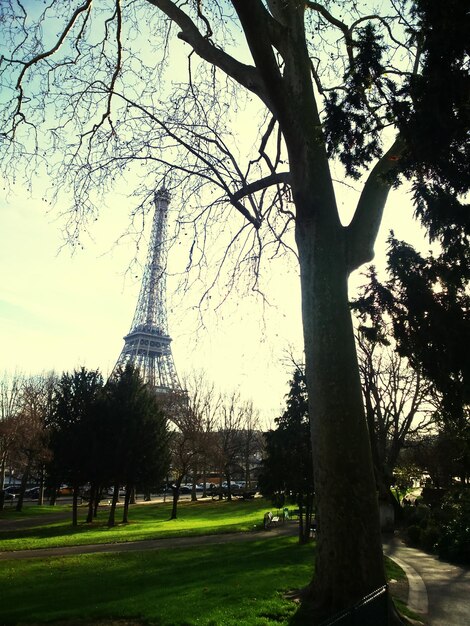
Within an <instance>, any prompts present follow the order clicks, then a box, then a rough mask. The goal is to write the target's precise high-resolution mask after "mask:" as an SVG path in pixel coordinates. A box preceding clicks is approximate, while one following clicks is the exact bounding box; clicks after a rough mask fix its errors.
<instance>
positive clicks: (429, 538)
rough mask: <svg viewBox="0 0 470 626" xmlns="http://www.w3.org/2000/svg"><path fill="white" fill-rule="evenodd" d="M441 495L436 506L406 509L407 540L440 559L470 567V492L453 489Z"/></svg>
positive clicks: (468, 490) (465, 488)
mask: <svg viewBox="0 0 470 626" xmlns="http://www.w3.org/2000/svg"><path fill="white" fill-rule="evenodd" d="M442 494H443V497H442V501H441V502H440V504H438V505H434V506H427V505H419V506H418V507H408V508H407V509H405V514H406V518H407V527H406V536H407V539H408V541H409V543H410V544H411V545H414V546H417V547H421V548H423V549H424V550H427V551H430V552H435V553H437V554H438V555H439V557H440V558H442V559H446V560H449V561H454V562H458V563H470V489H469V488H468V487H463V488H453V489H451V490H449V491H448V492H447V493H445V492H442Z"/></svg>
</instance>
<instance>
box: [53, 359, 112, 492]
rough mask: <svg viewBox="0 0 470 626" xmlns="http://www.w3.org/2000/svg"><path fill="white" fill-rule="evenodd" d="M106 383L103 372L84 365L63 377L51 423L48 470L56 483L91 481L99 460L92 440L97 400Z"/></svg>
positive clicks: (58, 386)
mask: <svg viewBox="0 0 470 626" xmlns="http://www.w3.org/2000/svg"><path fill="white" fill-rule="evenodd" d="M102 385H103V378H102V376H101V374H100V373H99V372H98V371H88V370H86V369H85V368H84V367H82V368H81V369H80V370H75V371H74V372H73V373H72V374H68V373H64V374H63V375H62V377H61V379H60V380H59V383H58V385H57V387H56V391H55V397H54V408H53V411H52V414H51V421H50V423H49V424H48V427H49V428H50V448H51V450H52V454H53V458H52V461H51V463H50V465H49V471H48V473H49V477H50V480H51V481H52V483H53V484H54V486H58V485H59V484H60V483H61V482H66V483H69V484H70V485H77V486H78V485H82V484H84V483H85V482H87V481H88V480H89V472H90V471H91V468H92V466H93V464H94V463H95V461H96V457H95V455H94V454H92V451H93V450H94V447H93V446H92V443H91V442H92V440H93V437H92V435H93V432H94V429H95V420H96V418H97V415H96V411H95V402H96V399H97V396H98V393H99V391H100V389H101V388H102Z"/></svg>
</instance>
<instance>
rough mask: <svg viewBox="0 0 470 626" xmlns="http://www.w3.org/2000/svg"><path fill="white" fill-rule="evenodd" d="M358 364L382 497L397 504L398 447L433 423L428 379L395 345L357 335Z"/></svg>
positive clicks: (414, 440) (412, 441)
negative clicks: (394, 475) (393, 485)
mask: <svg viewBox="0 0 470 626" xmlns="http://www.w3.org/2000/svg"><path fill="white" fill-rule="evenodd" d="M358 346H359V353H358V356H359V368H360V372H361V380H362V389H363V394H364V403H365V408H366V416H367V422H368V426H369V435H370V440H371V448H372V457H373V460H374V468H375V475H376V480H377V487H378V490H379V498H381V499H382V500H384V501H389V502H392V504H394V506H395V508H396V505H397V504H398V503H397V502H396V501H395V498H393V496H392V493H391V491H390V487H391V485H392V484H393V471H394V469H395V467H396V465H397V463H398V459H399V455H400V452H401V451H402V450H403V449H405V448H406V447H410V446H412V445H413V444H416V443H418V441H419V440H420V439H421V438H423V437H426V436H427V435H428V434H429V433H430V431H431V429H432V427H433V425H434V424H435V409H434V406H433V404H432V402H431V400H432V397H431V389H430V385H429V383H428V382H427V381H426V380H425V379H423V378H422V376H421V375H420V373H419V372H417V371H415V370H414V369H412V368H411V366H410V364H409V363H408V360H407V359H406V358H404V357H401V356H400V355H399V354H398V353H397V352H396V351H395V350H394V349H393V348H392V347H390V346H382V345H381V344H378V343H371V342H368V341H367V340H365V339H364V338H363V337H361V336H360V335H359V337H358Z"/></svg>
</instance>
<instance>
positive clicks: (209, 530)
mask: <svg viewBox="0 0 470 626" xmlns="http://www.w3.org/2000/svg"><path fill="white" fill-rule="evenodd" d="M44 508H46V509H48V512H49V513H51V512H52V513H54V512H56V511H57V510H58V509H56V508H54V509H52V510H51V508H50V507H25V512H24V516H26V517H27V518H28V519H31V520H34V514H31V512H30V511H29V510H28V509H34V510H35V512H37V513H38V514H40V515H42V514H43V513H44V511H43V509H44ZM269 508H270V506H269V503H267V502H266V501H265V500H263V499H258V498H257V499H255V500H250V501H246V502H245V501H240V500H237V501H233V502H229V501H227V500H223V501H220V502H219V501H211V500H209V501H201V500H198V501H197V502H180V503H179V504H178V519H176V520H171V521H169V517H170V511H171V504H170V503H165V504H164V503H157V504H141V505H139V504H137V505H134V506H132V507H131V509H130V518H129V519H130V522H129V524H120V525H118V526H116V527H114V528H108V527H107V526H106V522H107V515H108V510H107V507H106V508H105V509H103V510H101V511H100V513H99V517H98V519H97V520H96V521H94V522H93V523H92V524H86V523H85V522H84V521H81V522H80V523H79V526H78V527H76V528H73V527H72V525H71V521H70V518H69V519H63V520H60V521H55V522H53V523H44V524H41V525H39V526H38V525H33V523H32V524H31V525H30V526H28V522H27V521H26V522H23V523H22V525H21V528H19V529H18V530H14V531H7V530H6V531H1V530H0V551H8V550H25V549H33V548H47V547H58V546H70V545H86V544H93V543H115V542H124V541H138V540H143V539H160V538H164V537H177V536H183V535H184V536H188V535H208V534H217V533H227V532H244V531H248V530H253V529H254V527H255V526H257V527H258V528H260V527H261V526H262V522H263V514H264V513H265V512H266V511H267V510H269ZM39 509H41V511H39ZM61 510H62V507H61ZM69 510H70V507H69ZM86 513H87V511H86V507H81V509H80V517H81V519H82V520H84V519H85V518H86ZM120 515H122V511H121V510H120V509H118V511H117V515H116V520H117V521H118V520H119V519H120ZM2 518H3V519H5V520H8V519H10V515H9V512H8V511H7V512H6V514H5V515H2ZM0 528H1V527H0Z"/></svg>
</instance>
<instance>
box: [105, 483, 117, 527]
mask: <svg viewBox="0 0 470 626" xmlns="http://www.w3.org/2000/svg"><path fill="white" fill-rule="evenodd" d="M118 500H119V483H117V484H116V485H114V489H113V498H112V500H111V508H110V509H109V516H108V526H109V528H112V527H113V526H115V525H116V506H117V503H118Z"/></svg>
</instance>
